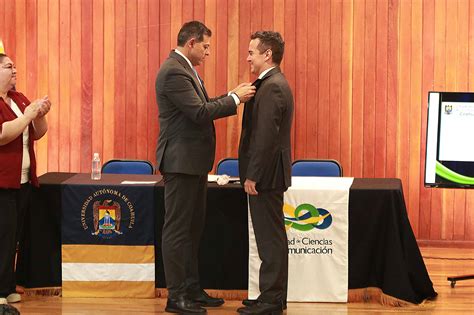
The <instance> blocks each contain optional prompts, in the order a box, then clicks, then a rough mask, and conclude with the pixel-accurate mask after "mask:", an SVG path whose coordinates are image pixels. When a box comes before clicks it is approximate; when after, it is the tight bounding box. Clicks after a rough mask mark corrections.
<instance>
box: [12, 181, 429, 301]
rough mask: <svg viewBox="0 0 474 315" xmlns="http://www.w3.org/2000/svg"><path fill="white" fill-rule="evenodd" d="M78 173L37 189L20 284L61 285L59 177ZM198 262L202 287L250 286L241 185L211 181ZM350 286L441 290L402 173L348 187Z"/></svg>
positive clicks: (159, 220) (159, 214)
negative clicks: (409, 208) (411, 216)
mask: <svg viewBox="0 0 474 315" xmlns="http://www.w3.org/2000/svg"><path fill="white" fill-rule="evenodd" d="M74 175H75V174H74V173H47V174H44V175H43V176H41V177H40V178H39V179H40V184H41V187H40V188H39V189H37V190H35V191H34V193H33V198H34V202H33V209H32V210H31V213H30V215H29V221H28V222H27V224H26V226H25V240H24V246H23V247H22V249H21V251H20V255H19V266H18V283H19V284H21V285H24V286H25V287H27V288H35V287H59V286H61V252H60V251H61V240H60V235H61V234H60V233H61V227H60V222H61V206H62V205H61V183H62V182H64V181H65V180H67V179H69V178H71V177H73V176H74ZM128 176H129V175H124V177H123V178H124V179H125V178H127V179H128ZM155 194H156V195H155V202H156V205H155V208H156V216H155V240H156V243H155V257H156V265H155V266H156V286H157V287H165V278H164V271H163V263H162V259H161V230H162V227H163V218H164V206H163V205H164V200H163V184H162V183H160V184H158V185H156V186H155ZM199 268H200V275H201V284H202V286H203V287H204V288H209V289H224V290H225V289H236V290H239V289H241V290H246V289H247V278H248V225H247V199H246V195H245V193H244V191H243V189H242V188H241V186H240V185H236V184H231V185H226V186H217V185H216V184H213V183H210V184H209V190H208V211H207V217H206V226H205V229H204V234H203V238H202V242H201V249H200V265H199ZM315 268H317V266H315ZM348 287H349V289H357V288H367V287H377V288H380V289H381V290H382V291H383V292H384V293H385V294H387V295H390V296H392V297H395V298H398V299H401V300H404V301H408V302H412V303H420V302H422V301H423V300H424V299H426V298H432V297H435V296H436V292H435V291H434V289H433V285H432V282H431V280H430V278H429V276H428V273H427V271H426V267H425V265H424V262H423V258H422V257H421V253H420V251H419V249H418V245H417V243H416V239H415V237H414V234H413V231H412V229H411V226H410V222H409V220H408V216H407V212H406V206H405V201H404V197H403V190H402V183H401V181H400V180H399V179H386V178H383V179H374V178H355V179H354V182H353V184H352V186H351V189H350V193H349V284H348Z"/></svg>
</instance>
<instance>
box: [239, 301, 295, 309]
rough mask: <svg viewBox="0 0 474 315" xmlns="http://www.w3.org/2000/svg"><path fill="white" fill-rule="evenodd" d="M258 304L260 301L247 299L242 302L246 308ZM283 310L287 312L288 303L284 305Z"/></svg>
mask: <svg viewBox="0 0 474 315" xmlns="http://www.w3.org/2000/svg"><path fill="white" fill-rule="evenodd" d="M257 303H258V300H252V299H245V300H243V301H242V304H243V305H245V306H252V305H255V304H257ZM283 309H284V310H286V302H285V303H283Z"/></svg>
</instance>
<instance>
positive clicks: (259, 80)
mask: <svg viewBox="0 0 474 315" xmlns="http://www.w3.org/2000/svg"><path fill="white" fill-rule="evenodd" d="M261 84H262V79H257V80H255V81H254V82H253V83H252V85H253V86H255V88H256V89H257V90H258V88H259V87H260V85H261Z"/></svg>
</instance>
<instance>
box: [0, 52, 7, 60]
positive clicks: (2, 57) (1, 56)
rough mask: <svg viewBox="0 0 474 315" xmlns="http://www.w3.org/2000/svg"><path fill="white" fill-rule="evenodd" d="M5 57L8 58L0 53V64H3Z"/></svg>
mask: <svg viewBox="0 0 474 315" xmlns="http://www.w3.org/2000/svg"><path fill="white" fill-rule="evenodd" d="M6 57H8V56H7V55H6V54H2V53H0V62H3V59H5V58H6Z"/></svg>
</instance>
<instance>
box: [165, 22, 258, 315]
mask: <svg viewBox="0 0 474 315" xmlns="http://www.w3.org/2000/svg"><path fill="white" fill-rule="evenodd" d="M210 37H211V31H210V30H209V29H208V28H207V27H206V26H205V25H204V24H202V23H201V22H198V21H191V22H188V23H185V24H184V25H183V26H182V28H181V30H180V31H179V34H178V40H177V42H178V46H177V47H176V49H174V50H173V51H171V53H170V55H169V58H168V59H167V60H166V61H165V62H164V63H163V64H162V65H161V68H160V71H159V72H158V76H157V78H156V98H157V102H158V110H159V121H160V136H159V139H158V147H157V150H156V159H157V164H158V169H159V170H160V171H161V173H162V174H163V178H164V185H165V222H164V226H163V234H162V235H163V236H162V237H163V238H162V251H163V263H164V268H165V276H166V285H167V288H168V302H167V305H166V309H165V310H166V311H167V312H172V313H205V312H206V309H204V308H202V307H201V306H220V305H222V304H223V303H224V300H223V299H217V298H212V297H210V296H209V295H208V294H207V293H206V292H205V291H204V290H202V288H201V287H200V284H199V275H198V249H199V242H200V239H201V234H202V230H203V227H204V220H205V210H206V197H207V195H206V193H207V174H208V172H209V171H210V170H211V169H212V166H213V164H214V153H215V143H216V136H215V129H214V123H213V120H214V119H217V118H221V117H226V116H230V115H234V114H236V112H237V106H238V105H239V104H240V102H246V101H247V100H249V99H250V98H251V97H253V95H254V93H255V87H253V86H251V84H250V83H245V84H241V85H239V86H238V87H237V88H236V89H234V90H233V91H231V92H230V93H229V94H226V95H223V96H220V97H217V98H213V99H210V98H209V97H208V95H207V92H206V89H205V88H204V82H203V81H202V80H201V79H200V78H199V76H198V74H197V72H196V70H195V69H194V67H195V66H198V65H200V64H201V63H202V62H203V61H204V59H205V58H206V57H207V56H208V55H209V47H210Z"/></svg>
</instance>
